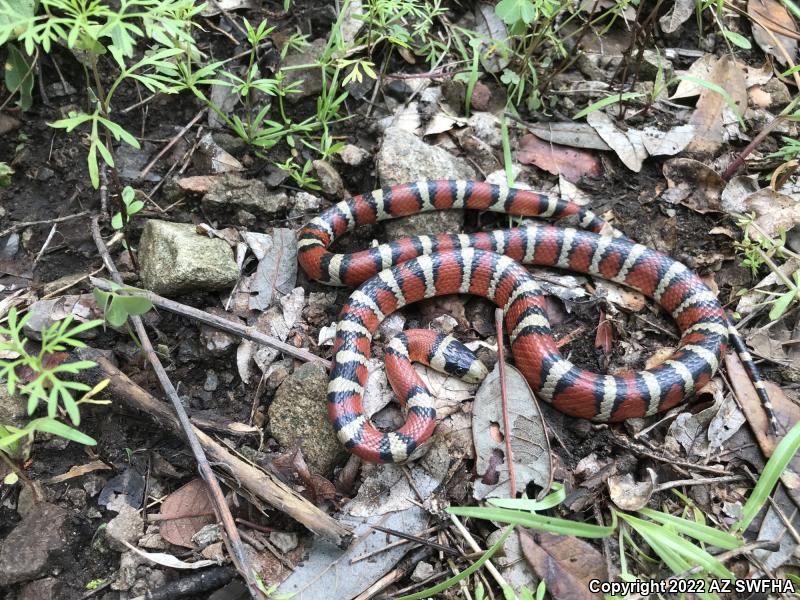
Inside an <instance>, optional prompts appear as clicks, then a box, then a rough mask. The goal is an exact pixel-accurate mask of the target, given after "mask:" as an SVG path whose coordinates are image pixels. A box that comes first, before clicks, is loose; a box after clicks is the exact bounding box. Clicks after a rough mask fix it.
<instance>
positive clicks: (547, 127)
mask: <svg viewBox="0 0 800 600" xmlns="http://www.w3.org/2000/svg"><path fill="white" fill-rule="evenodd" d="M528 131H530V132H531V133H532V134H533V135H535V136H536V137H538V138H540V139H542V140H544V141H545V142H548V143H550V144H561V145H562V146H572V147H573V148H584V149H586V150H603V151H606V152H607V151H609V150H611V148H609V146H608V144H606V143H605V142H604V141H603V138H601V137H600V136H599V135H598V134H597V132H596V131H595V130H594V127H592V126H591V125H589V124H588V123H584V122H582V121H565V122H563V123H532V124H530V125H528Z"/></svg>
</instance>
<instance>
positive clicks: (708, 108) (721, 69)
mask: <svg viewBox="0 0 800 600" xmlns="http://www.w3.org/2000/svg"><path fill="white" fill-rule="evenodd" d="M707 81H708V83H711V84H713V85H715V86H717V87H718V88H722V89H724V90H725V91H726V92H727V95H728V97H729V98H727V99H726V98H725V97H723V95H722V94H720V93H719V92H716V91H715V90H713V89H711V88H709V87H703V90H702V91H701V92H700V99H699V100H698V101H697V107H696V108H695V110H694V113H692V116H691V118H690V119H689V124H691V125H693V126H694V128H695V134H694V139H692V141H691V143H690V144H689V146H688V147H687V150H688V151H689V152H699V153H704V154H713V153H714V152H716V151H717V150H718V149H719V148H720V147H721V146H722V144H723V142H724V141H725V128H724V124H725V122H724V115H725V108H726V107H727V106H728V101H727V100H730V101H732V102H733V105H734V106H732V107H730V108H731V110H735V111H736V112H737V113H738V115H739V116H740V117H741V116H742V115H743V113H744V111H745V109H746V108H747V87H746V85H745V74H744V70H743V69H742V68H741V67H740V66H739V65H737V64H736V62H734V60H733V59H732V58H730V57H729V56H728V55H725V56H723V57H721V58H720V59H719V60H718V61H717V62H716V63H715V64H714V66H713V67H712V68H711V72H710V73H709V75H708V80H707Z"/></svg>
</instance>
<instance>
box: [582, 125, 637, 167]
mask: <svg viewBox="0 0 800 600" xmlns="http://www.w3.org/2000/svg"><path fill="white" fill-rule="evenodd" d="M586 122H587V123H589V125H591V126H592V127H594V129H595V131H597V133H598V134H599V135H600V137H601V138H603V141H604V142H605V143H606V144H608V145H609V146H610V147H611V149H612V150H614V152H615V153H616V154H617V156H618V157H619V159H620V160H621V161H622V163H623V164H624V165H625V166H626V167H628V168H629V169H630V170H631V171H633V172H635V173H638V172H639V171H641V170H642V162H643V161H644V159H645V158H647V150H646V149H645V147H644V141H643V139H642V133H641V132H640V131H638V130H636V129H628V130H627V131H622V130H621V129H620V128H619V127H617V126H616V124H615V123H614V121H613V119H611V117H609V116H608V115H607V114H606V113H604V112H603V111H601V110H596V111H594V112H592V113H589V114H588V115H586Z"/></svg>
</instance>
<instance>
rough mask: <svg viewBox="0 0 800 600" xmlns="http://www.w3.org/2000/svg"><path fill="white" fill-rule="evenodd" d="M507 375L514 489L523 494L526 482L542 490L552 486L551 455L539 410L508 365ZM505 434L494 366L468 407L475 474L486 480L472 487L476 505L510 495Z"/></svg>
mask: <svg viewBox="0 0 800 600" xmlns="http://www.w3.org/2000/svg"><path fill="white" fill-rule="evenodd" d="M505 372H506V390H507V392H508V422H509V425H510V426H511V450H512V452H513V454H514V474H515V476H516V479H517V481H516V487H517V489H518V490H523V489H525V486H526V485H527V484H528V483H529V482H530V481H533V482H535V483H536V484H538V485H539V486H541V487H545V486H546V485H547V483H548V481H549V480H550V454H549V451H548V448H549V446H548V443H547V438H546V437H545V432H544V430H543V429H542V421H541V417H540V414H539V410H538V406H537V404H536V401H535V399H534V397H533V392H532V391H531V389H530V387H529V386H528V382H527V381H525V378H524V377H523V376H522V374H521V373H520V372H519V371H518V370H517V369H515V368H514V367H512V366H510V365H506V369H505ZM507 434H508V432H504V431H503V406H502V401H501V399H500V370H499V368H498V365H495V367H494V370H492V372H491V373H489V375H488V376H487V377H486V379H484V380H483V383H482V384H481V387H480V388H478V392H477V394H475V402H474V404H473V407H472V435H473V438H474V440H475V453H476V455H477V456H476V458H477V464H476V466H475V468H476V470H477V472H478V474H479V475H480V476H482V477H483V478H484V480H483V481H480V480H479V481H476V482H475V490H474V494H473V495H474V496H475V498H476V499H479V500H482V499H484V498H487V497H491V498H504V497H507V496H508V495H509V493H510V491H511V485H510V480H509V476H508V465H507V463H506V458H507V457H506V443H505V437H504V436H505V435H507ZM487 482H488V483H487Z"/></svg>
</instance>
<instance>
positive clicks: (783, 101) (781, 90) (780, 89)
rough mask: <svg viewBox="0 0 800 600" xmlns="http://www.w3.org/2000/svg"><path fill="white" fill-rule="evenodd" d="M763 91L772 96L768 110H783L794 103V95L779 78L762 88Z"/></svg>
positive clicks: (771, 80) (774, 78) (773, 79)
mask: <svg viewBox="0 0 800 600" xmlns="http://www.w3.org/2000/svg"><path fill="white" fill-rule="evenodd" d="M761 89H762V91H764V92H766V93H768V94H769V95H770V103H769V106H767V108H770V109H775V108H783V107H784V106H786V105H787V104H789V102H791V101H792V94H791V93H790V92H789V88H788V87H786V84H785V83H783V82H782V81H781V80H780V79H778V78H777V77H773V78H772V79H770V80H769V81H768V82H767V83H765V84H764V85H762V86H761Z"/></svg>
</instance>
